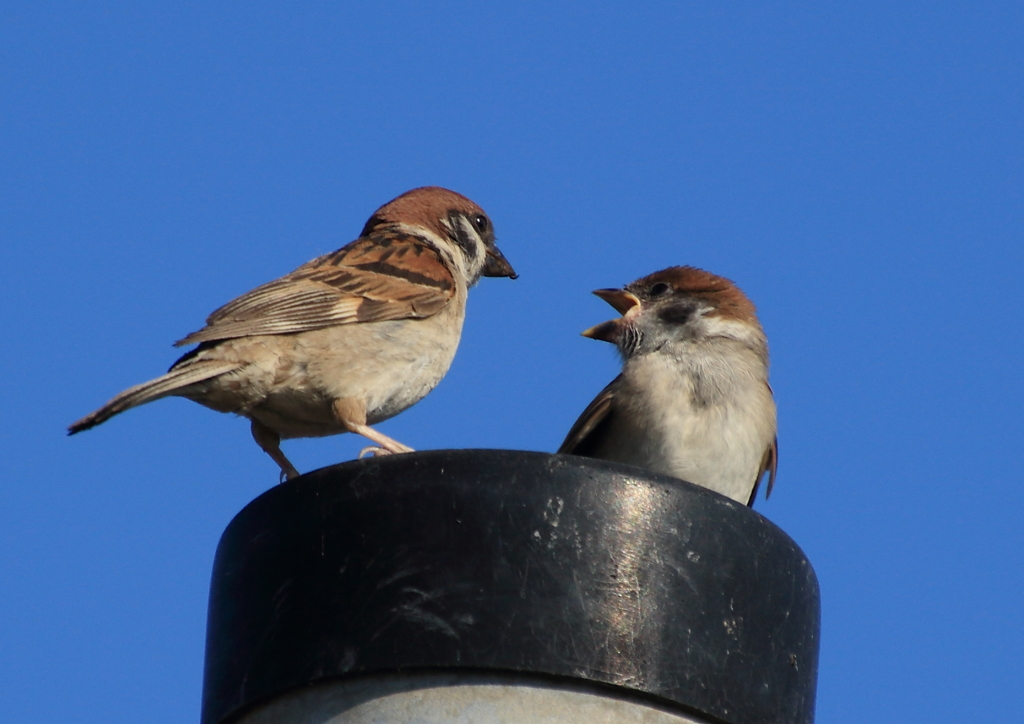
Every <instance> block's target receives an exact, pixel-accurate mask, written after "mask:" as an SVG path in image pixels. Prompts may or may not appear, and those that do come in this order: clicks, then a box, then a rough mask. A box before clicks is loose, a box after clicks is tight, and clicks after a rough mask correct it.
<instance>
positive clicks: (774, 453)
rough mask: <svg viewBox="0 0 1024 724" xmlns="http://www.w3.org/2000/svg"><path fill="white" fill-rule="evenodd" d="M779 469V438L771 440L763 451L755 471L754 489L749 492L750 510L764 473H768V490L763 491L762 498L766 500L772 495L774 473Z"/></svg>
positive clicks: (748, 503) (748, 502)
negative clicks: (759, 464)
mask: <svg viewBox="0 0 1024 724" xmlns="http://www.w3.org/2000/svg"><path fill="white" fill-rule="evenodd" d="M778 469H779V438H778V437H776V438H774V439H772V444H771V445H769V446H768V449H767V450H765V451H764V458H762V459H761V467H760V468H758V471H757V480H755V481H754V489H753V490H751V491H750V499H749V500H748V501H747V505H748V506H749V507H751V508H753V507H754V498H756V497H757V489H758V488H759V487H761V479H762V478H763V477H764V474H765V473H768V489H767V490H766V491H765V494H764V497H765V498H768V497H769V496H771V494H772V488H774V487H775V472H776V471H777V470H778Z"/></svg>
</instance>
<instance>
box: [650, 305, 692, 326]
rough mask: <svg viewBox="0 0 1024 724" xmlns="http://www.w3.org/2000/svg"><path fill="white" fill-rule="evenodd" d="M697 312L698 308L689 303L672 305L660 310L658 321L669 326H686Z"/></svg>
mask: <svg viewBox="0 0 1024 724" xmlns="http://www.w3.org/2000/svg"><path fill="white" fill-rule="evenodd" d="M696 311H697V308H696V307H694V306H693V305H692V304H690V303H688V302H683V303H680V304H670V305H668V306H667V307H662V308H661V309H659V310H658V319H660V320H661V321H663V322H667V323H668V324H686V323H687V322H689V321H690V320H691V319H692V318H693V315H694V312H696Z"/></svg>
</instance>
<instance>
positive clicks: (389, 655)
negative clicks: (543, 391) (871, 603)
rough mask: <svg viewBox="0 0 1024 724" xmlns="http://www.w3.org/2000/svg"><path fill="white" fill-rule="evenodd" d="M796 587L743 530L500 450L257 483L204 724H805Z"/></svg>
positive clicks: (793, 575)
mask: <svg viewBox="0 0 1024 724" xmlns="http://www.w3.org/2000/svg"><path fill="white" fill-rule="evenodd" d="M818 631H819V597H818V584H817V580H816V578H815V575H814V571H813V570H812V568H811V565H810V563H809V562H808V561H807V559H806V557H805V556H804V555H803V553H802V552H801V551H800V549H799V548H798V547H797V546H796V544H795V543H794V542H793V541H792V540H791V539H790V538H789V537H788V536H787V535H786V534H785V533H783V532H782V531H781V530H779V529H778V528H777V527H776V526H774V525H773V524H772V523H770V522H769V521H767V520H766V519H765V518H763V517H762V516H760V515H759V514H758V513H756V512H754V511H752V510H750V509H749V508H746V507H744V506H742V505H738V504H736V503H734V502H732V501H731V500H728V499H726V498H724V497H722V496H720V495H717V494H715V493H712V492H710V491H708V490H705V489H703V488H699V487H696V486H693V485H690V484H688V483H684V482H682V481H679V480H676V479H674V478H670V477H666V476H661V475H655V474H652V473H646V472H644V471H642V470H639V469H637V468H632V467H628V466H623V465H617V464H613V463H605V462H601V461H593V460H586V459H583V458H576V457H570V456H562V455H548V454H542V453H531V452H513V451H501V450H472V451H468V450H467V451H435V452H423V453H411V454H408V455H395V456H387V457H381V458H375V459H370V460H360V461H353V462H349V463H344V464H341V465H336V466H333V467H330V468H325V469H323V470H318V471H315V472H313V473H309V474H307V475H304V476H302V477H300V478H297V479H295V480H293V481H290V482H288V483H285V484H283V485H279V486H277V487H275V488H273V489H272V490H270V491H268V492H267V493H265V494H263V495H261V496H260V497H259V498H257V499H256V500H254V501H253V502H252V503H250V504H249V505H248V506H247V507H246V508H245V509H244V510H242V512H241V513H239V514H238V515H237V516H236V517H235V519H234V520H233V521H232V522H231V524H230V525H229V526H228V528H227V530H226V531H225V532H224V535H223V537H222V538H221V542H220V545H219V546H218V549H217V556H216V561H215V563H214V571H213V580H212V584H211V593H210V610H209V621H208V627H207V644H206V672H205V677H204V688H203V712H202V723H203V724H229V723H231V724H239V723H244V724H271V723H273V724H314V723H317V724H321V723H323V724H326V723H327V722H331V723H332V724H369V723H370V722H385V721H386V722H392V723H394V724H404V723H409V724H411V723H412V722H417V723H419V724H435V723H437V724H440V723H442V722H444V723H450V722H467V723H468V722H478V723H488V724H489V723H492V722H493V723H495V724H496V723H498V722H502V723H504V722H510V723H511V722H522V723H524V724H525V723H529V722H552V723H554V722H560V723H561V722H564V723H566V724H569V723H572V722H586V723H587V724H604V723H605V722H607V724H612V722H637V723H639V722H644V723H645V724H682V723H685V722H725V723H727V724H755V723H756V724H762V723H767V722H785V723H786V724H810V722H812V721H813V719H814V694H815V685H816V679H817V660H818Z"/></svg>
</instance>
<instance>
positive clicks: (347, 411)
mask: <svg viewBox="0 0 1024 724" xmlns="http://www.w3.org/2000/svg"><path fill="white" fill-rule="evenodd" d="M334 416H335V417H336V418H337V420H338V422H340V423H341V424H342V425H343V426H344V427H345V429H346V430H348V431H349V432H354V433H355V434H357V435H362V436H363V437H365V438H366V439H367V440H370V441H371V442H375V443H377V446H376V447H369V448H365V449H363V450H362V451H360V453H359V457H362V456H363V453H365V452H367V451H371V452H373V453H374V454H376V455H380V454H382V453H383V454H388V453H407V452H413V449H412V448H411V447H407V446H405V445H403V444H402V443H400V442H398V440H393V439H391V438H390V437H388V436H387V435H385V434H384V433H382V432H377V431H376V430H374V429H373V428H372V427H370V426H369V425H367V424H366V404H365V403H364V402H362V401H360V400H354V399H353V398H351V397H346V398H344V399H341V400H335V401H334Z"/></svg>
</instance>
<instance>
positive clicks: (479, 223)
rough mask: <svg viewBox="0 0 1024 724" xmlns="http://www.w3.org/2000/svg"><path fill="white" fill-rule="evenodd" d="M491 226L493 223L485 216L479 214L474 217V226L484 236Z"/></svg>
mask: <svg viewBox="0 0 1024 724" xmlns="http://www.w3.org/2000/svg"><path fill="white" fill-rule="evenodd" d="M490 225H491V222H490V221H489V220H488V218H487V217H486V216H484V215H483V214H477V215H476V216H474V217H473V226H474V227H475V228H476V230H477V231H479V232H480V233H481V234H483V233H484V232H485V231H487V228H488V227H489V226H490Z"/></svg>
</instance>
